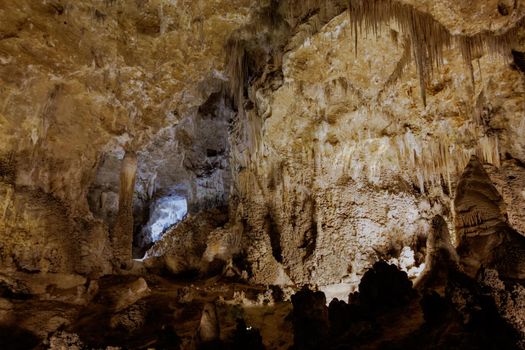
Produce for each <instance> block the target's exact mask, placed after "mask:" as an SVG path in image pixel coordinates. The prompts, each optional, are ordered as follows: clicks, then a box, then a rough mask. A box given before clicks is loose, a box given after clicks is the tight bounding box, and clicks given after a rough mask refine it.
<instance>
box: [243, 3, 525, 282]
mask: <svg viewBox="0 0 525 350" xmlns="http://www.w3.org/2000/svg"><path fill="white" fill-rule="evenodd" d="M356 2H357V3H363V2H359V1H356ZM284 3H285V4H286V2H284ZM354 3H355V2H354ZM373 3H381V1H376V2H373ZM382 3H385V4H386V5H388V4H391V3H392V2H389V1H383V2H382ZM475 3H476V4H473V2H468V4H467V2H461V1H460V2H454V4H452V3H451V2H448V1H437V2H417V4H416V3H413V2H412V3H411V2H409V1H407V2H401V4H410V5H414V6H415V7H414V8H412V7H410V10H407V11H416V12H415V13H416V15H417V16H420V19H421V18H422V19H421V22H425V21H427V20H428V21H430V22H429V23H431V24H430V25H432V26H435V27H437V28H438V29H439V31H441V30H442V31H443V32H445V33H447V35H451V38H453V39H454V42H453V43H451V44H450V45H445V46H444V47H443V52H442V55H443V56H442V63H441V64H440V65H439V66H438V67H433V72H432V74H431V73H430V72H426V74H427V76H426V77H425V79H426V81H425V82H424V84H423V87H424V91H425V93H426V101H425V100H424V99H422V94H421V92H420V87H421V72H420V71H418V69H416V65H415V64H414V62H413V60H412V48H413V47H414V46H415V45H418V44H417V43H414V42H411V40H414V37H413V36H412V37H410V35H409V34H410V33H407V32H406V31H404V30H403V29H404V28H403V26H402V25H401V24H403V23H404V22H403V20H399V21H396V20H395V16H394V18H393V19H392V20H389V21H379V20H378V21H376V22H374V20H373V19H371V20H370V23H372V24H367V23H364V24H363V27H366V25H369V26H370V27H372V29H370V32H366V31H365V30H364V29H362V30H361V32H359V35H357V37H356V36H355V35H354V34H355V31H354V22H352V20H351V17H352V12H351V11H350V12H342V11H341V13H340V14H338V15H335V16H334V17H333V18H332V19H330V20H329V22H328V23H327V24H326V25H324V26H323V25H322V24H323V21H324V20H326V18H324V19H323V18H322V13H323V11H321V8H322V7H323V6H328V5H326V3H324V4H323V2H320V3H317V2H313V5H311V6H312V7H313V10H311V11H305V12H304V13H308V14H309V15H305V16H304V17H302V19H297V18H296V21H295V26H294V24H293V23H292V21H290V20H289V18H287V16H286V15H283V18H284V19H285V20H287V23H288V24H290V25H291V29H290V36H289V38H287V40H286V45H285V47H284V50H283V56H282V65H281V66H280V68H281V73H282V74H262V75H256V77H257V78H258V79H254V78H252V82H251V83H250V84H248V85H247V86H246V92H245V94H244V98H246V99H247V100H249V101H250V103H253V105H254V106H255V107H254V108H253V109H248V110H244V111H242V112H244V113H245V116H244V118H245V119H244V121H242V122H241V124H242V123H247V124H250V125H251V128H247V127H245V129H247V130H250V132H252V134H253V135H252V136H251V138H250V139H251V140H256V142H255V143H254V144H253V143H252V144H250V143H246V144H245V145H244V146H246V149H247V150H243V149H242V147H238V149H239V150H240V151H239V153H240V154H241V156H240V157H238V159H240V161H238V169H240V175H239V178H238V181H237V183H238V196H239V198H240V201H239V205H238V207H237V212H236V215H237V221H238V222H240V223H242V224H243V225H244V230H245V232H246V236H245V239H246V245H247V246H248V249H247V250H248V255H249V259H251V260H252V262H253V273H254V280H256V281H259V282H263V283H290V282H294V283H299V284H302V283H314V284H318V285H321V286H326V285H333V284H337V283H341V282H345V283H355V282H356V281H358V280H359V279H360V276H361V275H362V274H363V272H364V271H365V270H366V269H367V268H369V267H370V266H371V265H372V264H373V262H374V261H376V260H378V259H381V258H385V259H387V260H388V259H390V258H392V257H398V256H399V254H400V253H401V251H402V248H403V247H410V248H411V249H412V250H413V251H414V252H415V258H416V259H415V260H416V264H419V263H421V262H422V256H423V251H422V249H421V248H422V247H424V241H425V239H426V236H427V235H428V232H429V229H430V227H431V219H432V217H434V215H436V214H440V215H443V216H444V217H445V218H446V220H447V221H448V223H449V227H453V225H452V224H451V223H453V222H454V213H455V208H454V204H453V197H454V193H455V190H456V187H457V183H458V180H459V177H460V176H461V174H462V173H463V169H464V168H465V166H466V165H467V163H468V161H469V159H470V156H471V155H472V154H475V155H478V156H479V158H480V159H481V161H482V162H483V163H484V164H485V166H486V167H487V169H488V171H489V172H490V174H491V177H492V178H493V180H492V181H494V183H495V185H496V186H497V187H499V188H498V190H499V191H500V192H501V193H504V197H505V200H506V201H508V203H507V204H509V217H511V218H512V224H513V225H514V227H515V228H516V229H517V230H518V231H519V232H520V234H521V235H523V234H524V233H525V232H524V231H523V222H522V220H521V219H520V218H521V217H522V212H523V205H522V204H521V203H522V202H523V198H524V197H523V186H524V182H523V174H525V168H524V167H523V166H522V164H523V159H524V157H525V152H524V150H525V148H524V147H523V146H524V141H525V139H524V138H523V136H522V135H523V132H524V131H525V124H524V122H523V120H524V119H523V115H524V111H525V103H524V102H525V101H524V95H523V90H524V76H523V73H522V72H520V70H519V69H518V67H517V66H516V65H515V64H514V63H513V61H512V56H511V54H510V48H507V49H508V50H507V49H505V50H502V52H486V51H480V52H476V55H477V56H476V55H474V56H469V57H470V58H471V59H472V60H471V61H470V62H471V65H470V66H471V67H472V73H473V75H471V74H470V72H471V71H470V67H469V64H466V63H465V59H464V54H465V53H464V52H462V46H461V45H462V44H461V43H464V42H468V40H469V39H468V38H472V37H477V36H476V35H478V34H479V33H482V34H479V35H482V36H487V37H488V38H489V39H487V40H488V41H491V40H492V39H490V38H492V36H494V37H499V36H501V35H503V36H504V35H506V34H505V33H510V32H512V33H513V35H515V36H516V37H515V38H514V39H516V40H515V42H513V44H512V45H514V46H513V49H515V50H520V49H522V41H521V38H522V37H523V35H522V33H521V32H519V31H517V32H513V30H514V29H513V28H514V26H515V25H516V23H518V26H519V21H520V19H521V18H522V17H523V4H521V3H520V2H516V3H515V5H516V7H515V8H511V10H512V11H511V12H512V13H511V14H510V15H509V14H507V15H502V14H501V13H499V12H498V11H499V10H498V4H497V2H491V3H490V4H487V3H486V2H475ZM481 3H483V5H484V6H481ZM311 4H312V3H311ZM332 4H333V2H332ZM432 4H434V5H432ZM281 5H282V3H281ZM386 5H385V6H386ZM485 5H486V6H485ZM316 6H317V7H316ZM480 8H483V11H481V10H480ZM278 11H279V13H287V11H288V10H287V8H286V5H282V6H281V7H279V8H278ZM403 11H405V8H403ZM403 11H400V12H401V13H405V12H403ZM288 13H289V12H288ZM325 13H326V12H325ZM411 13H412V12H411ZM428 15H431V17H428ZM349 16H350V18H349ZM385 16H386V15H385ZM418 18H419V17H418ZM481 18H482V19H481ZM435 22H437V23H438V24H435ZM489 22H490V23H489ZM297 23H299V24H297ZM315 23H317V24H319V23H321V25H317V27H315V25H314V24H315ZM312 27H313V28H312ZM433 28H434V27H433ZM433 30H434V29H433ZM247 31H249V28H248V29H247ZM436 31H437V32H439V31H438V30H436ZM417 38H418V37H417V36H416V39H417ZM356 39H357V45H356V41H355V40H356ZM440 39H441V38H432V40H429V42H431V43H436V45H441V44H439V40H440ZM514 39H513V40H514ZM433 40H436V41H435V42H434V41H433ZM451 40H452V39H451ZM456 41H457V42H456ZM460 44H461V45H460ZM429 45H432V44H429ZM487 46H490V45H487ZM356 48H357V52H356ZM246 50H247V51H249V50H250V48H249V47H247V49H246ZM467 63H468V62H467ZM250 103H246V102H245V103H244V104H245V105H250ZM422 242H423V243H422Z"/></svg>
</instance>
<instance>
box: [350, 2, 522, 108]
mask: <svg viewBox="0 0 525 350" xmlns="http://www.w3.org/2000/svg"><path fill="white" fill-rule="evenodd" d="M348 9H349V14H350V23H351V28H352V30H353V35H354V41H355V43H354V45H355V50H356V54H357V44H358V37H359V35H360V34H362V33H363V32H365V33H370V32H371V33H373V34H376V35H378V34H379V32H380V31H381V30H382V25H384V24H388V23H390V22H391V21H394V22H396V23H397V25H398V26H399V28H400V29H401V32H403V33H404V34H405V35H407V36H408V37H409V39H410V41H411V46H412V52H413V58H414V61H415V64H416V69H417V72H418V75H419V83H420V88H421V97H422V99H423V103H424V104H425V105H426V92H425V86H426V82H427V80H428V77H429V76H430V75H432V73H433V70H434V68H438V67H439V66H440V65H441V64H442V63H443V52H444V50H445V49H446V48H449V47H451V46H452V44H456V45H457V46H458V47H459V48H460V51H461V55H462V57H463V59H464V60H465V62H466V65H467V67H469V69H471V68H472V60H473V59H474V58H476V57H479V56H480V55H482V54H484V53H490V54H500V55H504V56H507V55H508V54H509V53H510V50H511V48H512V46H513V45H514V44H515V43H516V41H517V40H518V35H517V34H518V30H519V28H520V27H521V26H523V24H525V17H524V18H522V19H521V20H520V21H518V22H517V23H516V24H515V25H514V26H513V27H511V28H510V29H508V30H507V31H505V32H502V33H495V32H490V31H483V32H481V33H478V34H476V35H472V36H467V35H452V34H451V33H450V32H449V31H448V29H447V28H445V27H444V26H443V25H442V24H441V23H439V22H438V21H436V20H435V19H434V18H433V17H432V16H431V15H429V14H427V13H424V12H421V11H419V10H417V9H415V8H414V7H413V6H412V5H407V4H403V3H400V2H398V1H396V0H349V5H348ZM471 72H473V70H471ZM472 77H473V73H472ZM472 79H473V78H472Z"/></svg>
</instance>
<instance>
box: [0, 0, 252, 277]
mask: <svg viewBox="0 0 525 350" xmlns="http://www.w3.org/2000/svg"><path fill="white" fill-rule="evenodd" d="M253 5H254V4H253V2H252V1H249V0H239V1H237V0H236V1H222V0H218V1H186V0H183V1H176V2H174V1H164V0H145V1H122V0H111V1H106V0H89V1H82V2H78V1H72V0H56V1H55V0H53V1H44V0H38V1H33V0H27V1H25V0H23V1H16V2H13V1H8V0H5V1H0V22H1V23H2V25H1V28H0V82H1V83H0V85H1V88H0V90H1V93H0V181H2V191H1V195H0V202H2V203H3V204H4V205H3V211H2V213H3V217H4V220H2V222H1V224H0V225H1V226H0V241H1V242H2V248H1V249H2V253H1V254H2V266H4V265H5V264H11V263H10V262H9V261H11V260H13V262H12V264H14V265H17V264H18V266H19V268H21V269H26V268H27V269H29V270H32V271H33V270H42V271H44V270H48V269H50V270H53V271H55V270H64V271H65V270H72V269H74V268H73V266H77V265H78V264H77V262H78V261H81V260H83V259H88V260H89V261H90V264H92V265H93V266H92V268H93V269H98V270H101V271H107V263H108V261H110V260H111V259H112V254H111V250H109V251H108V250H107V249H106V247H109V244H107V242H108V237H109V236H108V232H109V228H111V227H112V226H113V224H114V221H115V217H116V212H117V208H118V192H119V189H118V186H119V185H118V176H119V173H120V163H121V161H122V157H123V155H124V152H123V150H124V148H129V149H132V150H133V151H135V152H137V154H138V181H137V186H136V188H135V191H136V194H135V197H136V198H137V197H144V196H145V195H150V196H154V195H155V191H152V192H148V191H151V189H150V190H148V189H146V188H144V186H143V181H146V182H147V183H150V182H155V181H154V180H152V178H151V177H152V175H154V170H155V169H154V167H152V164H151V162H145V158H146V159H147V158H157V159H156V160H155V159H153V160H152V162H155V161H156V162H157V163H159V164H160V167H161V168H163V167H165V168H166V169H163V170H162V171H164V172H165V173H167V174H169V173H170V172H171V169H174V168H178V166H179V164H180V163H178V162H177V163H176V164H171V163H170V162H171V161H172V159H173V158H171V157H172V155H171V154H170V153H171V152H177V153H179V154H180V157H179V158H177V160H180V159H192V158H195V156H192V155H191V154H190V155H189V156H188V157H185V155H186V154H188V153H192V152H204V153H206V146H205V143H203V145H204V146H202V147H204V151H202V149H201V148H202V147H200V148H196V149H195V150H192V145H193V143H194V141H195V140H194V138H193V136H195V138H197V139H198V138H202V139H204V138H207V137H208V134H209V131H210V130H208V131H207V132H208V133H206V134H203V131H202V130H203V129H205V128H204V126H205V125H206V124H207V122H206V120H202V121H199V122H195V120H194V122H195V123H194V124H195V125H193V126H192V129H199V131H195V132H193V133H192V134H191V135H190V138H189V139H187V141H188V142H189V143H190V144H191V145H188V144H184V146H183V147H179V148H176V147H171V148H170V147H162V144H163V143H164V144H166V143H167V144H170V143H171V144H173V143H175V141H174V140H173V139H174V138H177V139H179V140H181V139H182V138H183V137H179V136H175V135H174V134H175V131H174V129H175V128H176V125H179V124H184V123H185V120H190V119H195V118H194V117H195V116H196V115H197V114H198V110H199V107H200V106H202V105H205V103H206V101H207V100H208V99H209V97H210V95H212V94H213V93H215V92H217V91H218V90H217V86H218V85H220V83H221V81H223V80H224V79H225V77H224V74H223V73H222V71H223V68H224V62H225V57H224V52H223V47H224V45H225V42H226V39H227V38H228V37H229V35H230V33H231V32H232V31H234V30H235V29H236V28H238V27H239V26H241V25H243V24H244V23H246V22H247V21H248V19H249V17H250V13H251V12H252V11H251V10H250V8H251V7H252V6H253ZM225 123H226V122H225V120H224V119H221V120H220V122H212V123H209V126H210V127H216V128H217V129H221V130H224V129H225V130H227V128H225V125H224V124H225ZM179 129H185V128H179ZM179 131H180V132H183V131H184V130H179ZM221 132H222V131H221ZM226 132H227V131H226ZM163 138H164V139H166V140H165V141H164V142H163V141H162V140H163ZM159 140H160V141H159ZM158 142H160V144H161V147H160V148H161V149H162V151H163V152H164V153H161V152H159V150H158V149H159V147H157V146H156V143H158ZM181 143H182V141H181ZM152 148H153V149H155V152H152V151H151V149H152ZM208 148H210V150H213V151H217V152H220V151H221V149H220V148H217V149H216V148H214V147H208ZM224 152H227V151H226V150H224ZM225 154H226V153H225ZM199 155H200V153H199ZM211 158H213V157H211ZM219 158H220V157H215V159H216V160H217V161H218V162H222V160H221V159H219ZM202 163H205V161H202ZM166 164H168V165H166ZM197 165H198V164H197ZM197 165H196V166H197ZM223 167H225V166H224V165H223ZM192 171H193V169H192ZM194 173H197V171H196V170H195V171H194ZM150 175H151V176H150ZM192 176H196V175H192ZM158 178H159V180H158V181H157V182H160V186H158V188H161V189H163V188H166V186H165V185H164V184H162V182H163V181H167V180H169V177H168V176H167V175H165V176H162V175H159V176H158ZM185 179H187V180H188V181H190V182H191V181H192V180H191V179H189V177H187V178H185ZM220 179H222V177H221V175H219V176H216V178H214V177H206V176H204V177H201V178H200V179H197V180H196V181H202V184H199V185H197V186H196V187H195V188H190V189H189V190H188V191H189V192H190V195H195V192H196V191H197V188H202V187H206V186H211V185H209V184H208V182H210V181H211V182H213V181H216V180H217V181H218V180H220ZM224 183H227V181H226V180H225V181H224ZM157 185H159V184H157ZM217 187H219V186H218V185H217ZM224 187H228V188H229V185H225V186H224ZM222 189H223V187H222V186H221V190H222ZM210 192H213V191H210ZM215 192H217V191H215ZM222 192H223V194H222V195H223V196H227V195H226V194H224V191H222ZM88 197H89V200H88ZM208 197H211V198H215V197H220V195H219V194H214V193H212V194H210V195H209V196H208ZM208 197H206V195H205V198H198V199H196V200H195V201H194V203H195V205H204V204H203V203H204V202H206V201H207V200H209V198H208ZM151 198H152V197H149V198H148V199H151ZM139 199H140V198H139ZM139 199H135V201H134V202H135V203H137V202H139V203H140V201H139ZM10 203H11V204H10ZM12 203H15V204H16V205H15V204H12ZM135 207H137V205H135ZM145 207H147V205H144V204H143V205H142V206H139V211H138V214H143V213H144V212H145V211H146V210H145ZM4 209H5V210H4ZM6 213H7V214H6ZM138 214H137V215H138ZM137 215H136V216H137ZM144 215H145V216H147V213H146V214H144ZM145 220H146V221H147V217H146V218H145ZM139 223H141V220H139ZM25 250H28V252H27V253H24V251H25ZM86 254H87V255H89V256H85V255H86ZM48 260H50V262H47V261H48ZM12 264H11V265H12ZM48 265H49V266H50V267H49V266H48ZM85 269H86V267H83V268H78V269H77V270H78V271H85Z"/></svg>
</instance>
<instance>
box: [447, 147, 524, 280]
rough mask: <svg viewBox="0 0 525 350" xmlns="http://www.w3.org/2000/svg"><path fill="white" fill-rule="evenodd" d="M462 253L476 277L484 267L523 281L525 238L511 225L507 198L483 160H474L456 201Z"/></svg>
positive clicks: (469, 271)
mask: <svg viewBox="0 0 525 350" xmlns="http://www.w3.org/2000/svg"><path fill="white" fill-rule="evenodd" d="M454 208H455V210H456V213H455V220H456V233H457V241H458V253H459V256H460V260H461V263H462V265H463V267H464V269H465V271H466V272H467V273H468V274H469V275H471V276H472V277H473V276H475V275H476V274H477V272H478V271H479V269H480V268H481V267H485V268H495V269H497V270H498V272H499V273H500V274H501V276H502V277H505V278H513V279H523V278H524V277H525V275H524V274H523V267H524V266H525V258H524V257H525V255H524V253H525V237H523V236H522V235H520V234H519V233H518V232H517V231H515V230H514V229H513V228H512V227H511V226H510V225H509V223H508V220H507V213H506V210H505V206H504V202H503V198H502V197H501V195H500V194H499V192H498V191H497V190H496V188H495V187H494V185H493V184H492V182H491V180H490V178H489V176H488V174H487V172H486V171H485V170H484V169H483V166H482V165H481V163H480V162H479V160H478V159H477V158H475V157H473V158H472V159H471V160H470V162H469V164H468V165H467V167H466V168H465V172H464V173H463V175H462V177H461V179H460V181H459V183H458V187H457V189H456V197H455V199H454Z"/></svg>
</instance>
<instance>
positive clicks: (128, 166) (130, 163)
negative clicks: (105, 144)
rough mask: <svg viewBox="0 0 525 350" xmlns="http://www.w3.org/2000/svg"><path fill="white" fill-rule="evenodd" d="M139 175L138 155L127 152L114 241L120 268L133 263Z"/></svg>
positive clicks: (123, 166)
mask: <svg viewBox="0 0 525 350" xmlns="http://www.w3.org/2000/svg"><path fill="white" fill-rule="evenodd" d="M136 175H137V156H136V154H135V153H134V152H129V151H128V152H126V154H125V156H124V159H123V160H122V167H121V171H120V190H119V206H118V213H117V220H116V223H115V227H114V228H113V230H112V241H113V248H114V253H115V259H116V262H117V267H118V268H128V267H129V264H130V263H131V257H132V252H131V246H132V242H133V193H134V191H135V180H136Z"/></svg>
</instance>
